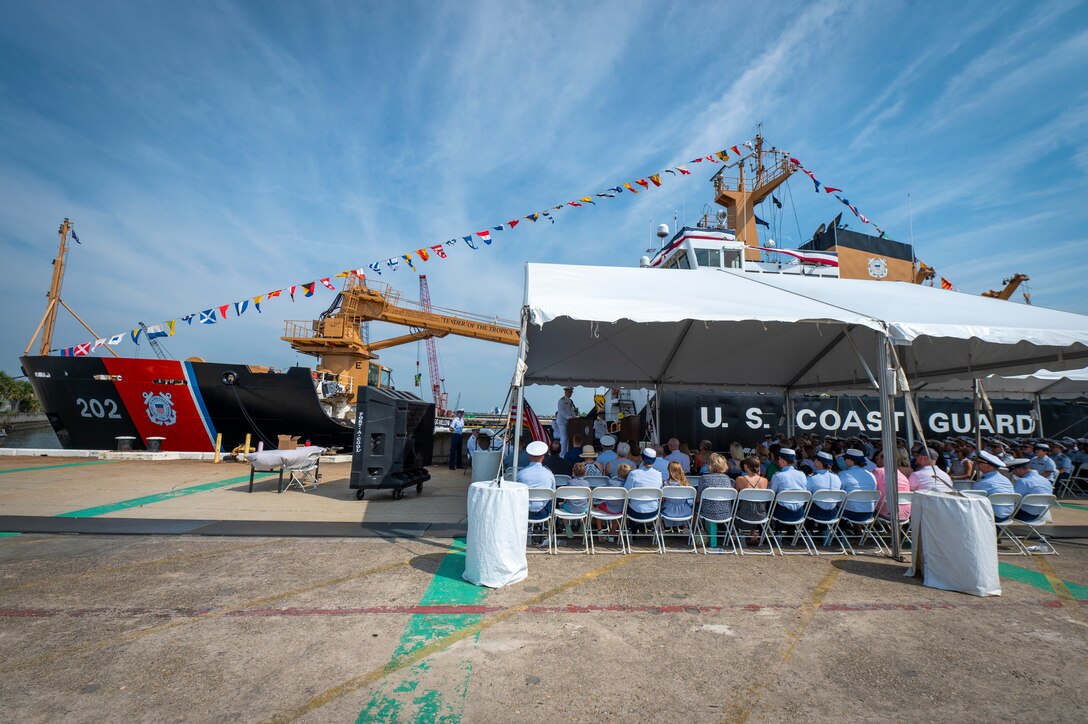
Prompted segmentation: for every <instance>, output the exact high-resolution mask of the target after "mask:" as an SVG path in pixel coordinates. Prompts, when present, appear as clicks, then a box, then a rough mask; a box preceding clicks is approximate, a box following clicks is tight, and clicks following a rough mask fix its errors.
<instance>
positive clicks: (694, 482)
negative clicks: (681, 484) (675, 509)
mask: <svg viewBox="0 0 1088 724" xmlns="http://www.w3.org/2000/svg"><path fill="white" fill-rule="evenodd" d="M701 482H703V476H702V475H689V476H688V485H690V486H691V487H693V488H698V487H699V483H701Z"/></svg>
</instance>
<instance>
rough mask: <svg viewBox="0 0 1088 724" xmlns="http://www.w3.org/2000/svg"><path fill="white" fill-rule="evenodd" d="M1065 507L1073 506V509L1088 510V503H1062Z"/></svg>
mask: <svg viewBox="0 0 1088 724" xmlns="http://www.w3.org/2000/svg"><path fill="white" fill-rule="evenodd" d="M1061 505H1062V507H1063V508H1072V509H1073V510H1088V505H1074V504H1073V503H1062V504H1061Z"/></svg>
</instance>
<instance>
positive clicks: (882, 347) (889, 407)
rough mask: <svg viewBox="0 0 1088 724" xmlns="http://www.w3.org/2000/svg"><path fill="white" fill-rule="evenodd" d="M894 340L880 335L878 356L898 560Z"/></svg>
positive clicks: (886, 486) (884, 446) (883, 443)
mask: <svg viewBox="0 0 1088 724" xmlns="http://www.w3.org/2000/svg"><path fill="white" fill-rule="evenodd" d="M889 344H891V340H889V339H888V338H887V336H885V335H881V336H880V344H879V347H878V348H877V359H878V365H879V370H880V375H879V377H878V380H877V381H878V382H879V385H880V386H879V390H880V447H881V449H882V450H883V451H884V490H885V491H886V495H885V498H884V500H885V507H886V512H887V514H888V520H890V521H894V522H893V523H892V534H891V539H892V558H894V559H895V560H897V561H899V560H902V558H903V556H902V554H901V552H900V550H899V471H898V469H897V468H896V460H895V381H896V379H897V378H898V375H897V372H898V369H896V368H895V367H893V366H892V364H893V363H892V362H891V359H890V357H889V355H888V345H889Z"/></svg>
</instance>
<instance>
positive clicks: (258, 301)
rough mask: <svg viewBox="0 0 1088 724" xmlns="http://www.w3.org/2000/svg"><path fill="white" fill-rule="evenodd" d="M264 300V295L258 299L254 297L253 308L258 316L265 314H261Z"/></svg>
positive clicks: (258, 296)
mask: <svg viewBox="0 0 1088 724" xmlns="http://www.w3.org/2000/svg"><path fill="white" fill-rule="evenodd" d="M263 300H264V295H263V294H260V295H257V296H256V297H253V308H254V309H256V310H257V314H263V312H261V302H262V301H263Z"/></svg>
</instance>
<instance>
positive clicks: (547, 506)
mask: <svg viewBox="0 0 1088 724" xmlns="http://www.w3.org/2000/svg"><path fill="white" fill-rule="evenodd" d="M525 452H527V453H528V454H529V464H528V465H526V466H525V467H523V468H522V469H521V470H519V471H518V482H519V483H524V484H525V485H527V486H529V487H530V488H548V489H550V490H555V476H554V475H552V471H551V470H548V469H547V468H546V467H544V464H543V463H544V456H545V455H547V454H548V444H547V443H544V442H541V441H540V440H534V441H533V442H531V443H529V444H528V445H527V446H526V448H525ZM551 505H552V504H551V503H545V502H544V501H543V500H530V501H529V513H530V514H534V515H533V517H534V518H541V517H543V515H544V514H545V513H550V512H551Z"/></svg>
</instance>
